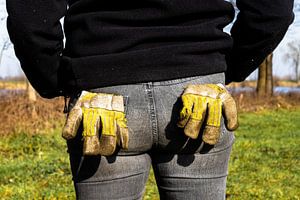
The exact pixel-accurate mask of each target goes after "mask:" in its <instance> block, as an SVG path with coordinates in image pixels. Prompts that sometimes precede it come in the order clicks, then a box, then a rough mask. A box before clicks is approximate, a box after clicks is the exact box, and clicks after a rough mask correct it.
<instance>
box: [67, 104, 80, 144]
mask: <svg viewBox="0 0 300 200" xmlns="http://www.w3.org/2000/svg"><path fill="white" fill-rule="evenodd" d="M81 121H82V110H81V108H80V107H78V106H75V107H74V108H72V110H71V111H70V112H69V114H68V117H67V120H66V123H65V125H64V128H63V131H62V137H63V138H64V139H66V140H69V139H72V138H74V137H75V136H76V134H77V131H78V128H79V126H80V124H81Z"/></svg>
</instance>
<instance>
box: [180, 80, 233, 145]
mask: <svg viewBox="0 0 300 200" xmlns="http://www.w3.org/2000/svg"><path fill="white" fill-rule="evenodd" d="M181 98H182V102H183V108H182V110H181V112H180V117H179V121H178V123H177V125H178V126H179V127H181V128H184V133H185V135H187V136H188V137H190V138H192V139H196V138H197V137H198V135H199V132H200V129H201V127H202V125H203V123H205V125H204V126H205V128H204V131H203V136H202V140H203V141H204V142H206V143H208V144H211V145H214V144H216V143H217V142H218V140H219V137H220V125H221V117H222V113H223V114H224V118H225V125H226V127H227V129H228V130H231V131H233V130H235V129H237V127H238V118H237V109H236V104H235V101H234V99H233V98H232V97H231V95H230V94H229V92H228V91H227V90H226V89H225V87H224V86H223V85H222V84H203V85H188V86H187V87H186V88H185V90H184V92H183V94H182V96H181Z"/></svg>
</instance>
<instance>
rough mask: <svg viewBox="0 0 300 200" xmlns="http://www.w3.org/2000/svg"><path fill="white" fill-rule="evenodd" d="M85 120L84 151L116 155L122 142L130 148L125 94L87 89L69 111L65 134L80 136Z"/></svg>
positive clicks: (65, 135) (125, 147)
mask: <svg viewBox="0 0 300 200" xmlns="http://www.w3.org/2000/svg"><path fill="white" fill-rule="evenodd" d="M81 123H83V133H82V136H83V154H84V155H103V156H109V155H112V154H113V153H114V152H115V150H116V145H117V144H118V145H119V146H120V147H121V148H123V149H127V148H128V128H127V120H126V118H125V113H124V103H123V97H122V96H120V95H114V94H104V93H91V92H86V91H83V92H82V94H81V96H80V97H79V99H78V101H77V102H76V104H75V106H74V107H73V108H72V109H71V111H70V112H69V114H68V117H67V120H66V123H65V126H64V128H63V132H62V137H63V138H65V139H66V140H69V139H72V138H74V137H75V136H76V134H77V132H78V128H79V126H80V125H81Z"/></svg>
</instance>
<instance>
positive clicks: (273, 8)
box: [226, 0, 294, 83]
mask: <svg viewBox="0 0 300 200" xmlns="http://www.w3.org/2000/svg"><path fill="white" fill-rule="evenodd" d="M293 2H294V1H293V0H284V1H282V0H272V1H271V0H251V1H249V0H237V6H238V8H239V9H240V12H239V14H238V16H237V20H236V22H235V23H234V25H233V27H232V29H231V35H232V38H233V48H232V51H231V52H230V53H229V54H227V56H226V59H227V66H228V69H227V72H226V82H227V83H228V82H231V81H243V80H244V79H245V78H246V77H247V76H248V75H250V73H252V72H253V71H254V70H255V69H256V68H257V67H258V66H259V64H260V63H261V62H262V61H263V60H264V59H265V58H266V56H267V55H268V54H270V53H271V52H272V51H273V50H274V49H275V48H276V47H277V45H278V44H279V42H280V41H281V40H282V38H283V37H284V35H285V33H286V31H287V29H288V27H289V25H290V24H291V23H292V21H293V19H294V14H293V11H292V9H293Z"/></svg>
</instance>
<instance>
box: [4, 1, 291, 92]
mask: <svg viewBox="0 0 300 200" xmlns="http://www.w3.org/2000/svg"><path fill="white" fill-rule="evenodd" d="M6 4H7V11H8V19H7V27H8V31H9V35H10V38H11V41H12V42H13V44H14V48H15V52H16V55H17V57H18V58H19V60H20V62H21V67H22V69H23V70H24V72H25V74H26V76H27V77H28V79H29V80H30V82H31V83H32V85H33V87H35V89H36V90H37V91H38V92H39V93H40V95H41V96H43V97H47V98H51V97H55V96H60V95H66V94H67V93H68V92H70V91H74V90H82V89H90V88H96V87H103V86H111V85H119V84H130V83H138V82H147V81H159V80H167V79H175V78H182V77H189V76H196V75H206V74H213V73H217V72H226V79H227V80H226V81H227V82H231V81H242V80H244V79H245V78H246V77H247V76H248V75H249V74H250V73H251V72H252V71H253V70H255V68H257V67H258V65H259V64H260V63H261V62H262V61H263V59H264V58H265V57H266V56H267V55H268V54H269V53H271V52H272V51H273V50H274V48H275V47H276V46H277V45H278V43H279V42H280V41H281V39H282V38H283V36H284V34H285V32H286V31H287V28H288V26H289V25H290V24H291V22H292V21H293V17H294V15H293V12H292V8H293V0H237V6H238V8H239V10H240V13H239V15H238V17H237V21H236V22H235V24H234V26H233V28H232V30H231V36H230V35H228V34H226V33H224V32H223V28H224V26H226V25H227V24H229V23H230V22H231V21H232V20H233V18H234V9H233V6H232V5H231V4H230V3H228V2H226V1H223V0H127V1H126V0H69V1H67V0H7V1H6ZM67 7H68V9H67ZM63 16H65V19H64V33H65V36H66V45H65V48H64V47H63V30H62V27H61V24H60V22H59V20H60V19H61V18H62V17H63Z"/></svg>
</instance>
